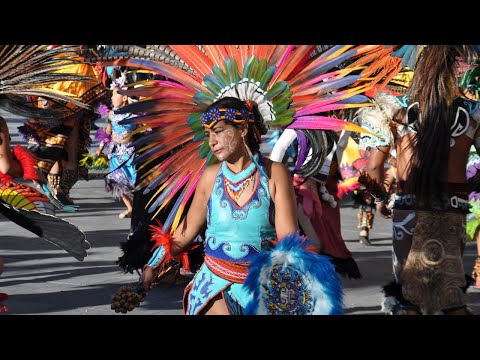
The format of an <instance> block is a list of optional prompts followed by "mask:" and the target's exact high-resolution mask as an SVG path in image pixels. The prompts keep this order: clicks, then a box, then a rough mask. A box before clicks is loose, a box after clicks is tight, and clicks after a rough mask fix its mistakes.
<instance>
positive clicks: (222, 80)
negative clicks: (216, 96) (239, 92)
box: [212, 66, 230, 88]
mask: <svg viewBox="0 0 480 360" xmlns="http://www.w3.org/2000/svg"><path fill="white" fill-rule="evenodd" d="M212 70H213V73H214V74H215V76H216V78H217V82H218V83H219V84H221V88H224V87H225V86H230V80H229V79H228V76H227V75H226V74H225V73H224V72H223V70H222V69H220V68H219V67H218V66H214V67H213V68H212Z"/></svg>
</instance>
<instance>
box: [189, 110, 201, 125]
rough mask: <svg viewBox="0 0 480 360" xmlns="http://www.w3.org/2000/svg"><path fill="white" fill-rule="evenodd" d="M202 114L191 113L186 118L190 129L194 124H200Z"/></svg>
mask: <svg viewBox="0 0 480 360" xmlns="http://www.w3.org/2000/svg"><path fill="white" fill-rule="evenodd" d="M201 115H202V114H201V113H200V112H194V113H191V114H190V115H188V118H187V123H188V125H189V126H190V127H192V126H195V124H196V123H197V124H201V123H202V121H201V120H200V116H201Z"/></svg>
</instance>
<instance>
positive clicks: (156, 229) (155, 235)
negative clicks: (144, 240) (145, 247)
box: [145, 221, 190, 272]
mask: <svg viewBox="0 0 480 360" xmlns="http://www.w3.org/2000/svg"><path fill="white" fill-rule="evenodd" d="M157 223H158V224H159V226H156V225H150V230H151V231H152V241H154V242H155V244H154V245H153V247H152V251H153V255H152V257H151V258H150V260H149V261H148V263H147V264H146V265H145V266H150V267H152V268H154V269H156V268H160V269H162V268H163V267H164V266H166V265H167V264H169V263H170V262H171V261H172V260H175V261H178V262H179V263H181V264H182V267H183V269H184V270H185V271H187V272H188V271H190V261H189V259H188V254H187V252H186V251H184V252H182V253H180V254H178V255H177V256H172V253H171V244H172V236H171V235H170V232H169V231H166V232H163V231H162V228H163V225H162V224H161V223H160V222H159V221H157Z"/></svg>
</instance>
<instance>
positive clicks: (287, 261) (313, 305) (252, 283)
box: [244, 234, 343, 315]
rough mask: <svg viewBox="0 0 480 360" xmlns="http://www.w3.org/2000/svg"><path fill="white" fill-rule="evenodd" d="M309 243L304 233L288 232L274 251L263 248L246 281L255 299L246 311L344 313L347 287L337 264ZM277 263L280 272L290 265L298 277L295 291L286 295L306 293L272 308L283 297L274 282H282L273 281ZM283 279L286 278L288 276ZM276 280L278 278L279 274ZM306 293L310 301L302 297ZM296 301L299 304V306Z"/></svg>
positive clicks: (260, 312) (266, 312) (294, 285)
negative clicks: (280, 296) (343, 283)
mask: <svg viewBox="0 0 480 360" xmlns="http://www.w3.org/2000/svg"><path fill="white" fill-rule="evenodd" d="M308 245H309V241H308V240H307V239H306V238H304V237H302V236H299V235H296V234H293V235H287V236H285V237H284V238H283V239H282V240H281V241H280V242H279V243H278V245H277V246H276V248H275V249H274V250H273V251H271V252H262V253H260V254H258V255H257V256H256V257H255V259H254V260H253V261H252V262H251V264H250V266H249V273H248V276H247V279H246V281H245V284H244V286H245V287H246V288H247V289H248V290H250V292H251V293H252V300H251V301H250V302H249V303H248V304H247V306H246V308H245V314H247V315H254V314H270V313H272V314H298V313H299V314H312V315H340V314H343V290H342V285H341V281H340V278H339V277H338V275H337V274H336V272H335V267H334V266H333V264H332V263H331V262H330V258H328V257H327V256H323V255H318V254H314V253H311V252H308V251H306V250H305V248H306V247H307V246H308ZM274 267H275V268H276V269H277V270H278V269H281V270H280V272H281V271H283V270H285V269H287V268H288V271H290V270H291V274H293V275H292V279H296V280H298V283H295V284H293V282H292V283H289V284H291V285H292V291H291V292H287V294H286V295H285V296H287V298H288V300H291V299H292V296H291V295H293V298H294V297H295V295H297V294H302V295H303V298H301V297H299V301H297V302H296V303H295V302H292V303H290V307H289V306H286V308H285V309H283V310H282V309H281V308H280V307H278V306H277V307H275V309H274V310H273V311H271V306H272V304H273V305H274V304H276V302H275V300H279V299H278V294H273V293H272V286H276V285H278V282H274V281H272V277H273V276H272V274H273V273H272V270H273V269H274ZM288 271H287V272H288ZM287 272H286V273H287ZM280 276H282V274H280ZM281 279H283V280H284V279H285V276H284V277H283V278H281ZM275 280H278V277H277V278H275ZM285 283H286V282H285ZM272 284H273V285H272ZM276 290H278V286H277V288H276ZM297 290H299V291H298V292H297ZM268 292H270V294H269V293H268ZM276 296H277V298H275V297H276ZM305 296H307V301H302V300H305ZM272 300H273V301H274V302H272ZM267 302H268V304H267ZM292 304H293V305H292ZM294 304H298V306H297V307H295V305H294ZM292 306H294V307H292Z"/></svg>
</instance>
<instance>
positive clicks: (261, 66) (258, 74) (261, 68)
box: [251, 59, 267, 89]
mask: <svg viewBox="0 0 480 360" xmlns="http://www.w3.org/2000/svg"><path fill="white" fill-rule="evenodd" d="M266 69H267V60H265V59H263V60H262V61H260V62H259V63H258V67H257V71H256V72H255V74H252V77H251V79H254V80H255V82H260V80H261V79H262V77H263V74H264V72H265V70H266ZM262 89H263V88H262Z"/></svg>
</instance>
